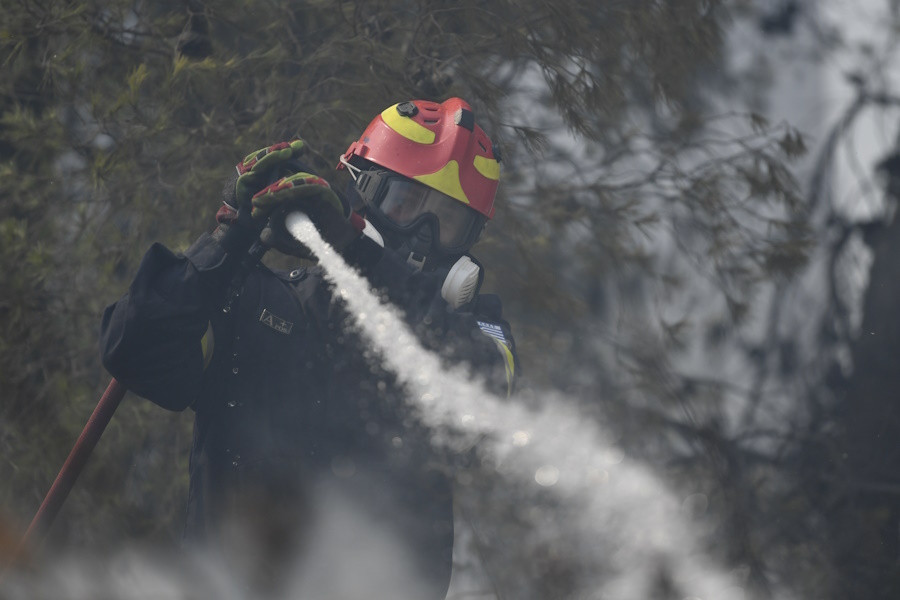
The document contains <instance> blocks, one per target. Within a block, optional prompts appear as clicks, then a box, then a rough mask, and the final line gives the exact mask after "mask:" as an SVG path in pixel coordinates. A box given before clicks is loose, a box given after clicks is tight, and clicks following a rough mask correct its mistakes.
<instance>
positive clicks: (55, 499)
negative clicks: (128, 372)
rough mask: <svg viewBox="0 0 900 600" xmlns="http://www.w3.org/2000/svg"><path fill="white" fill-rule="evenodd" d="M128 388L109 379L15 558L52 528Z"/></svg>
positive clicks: (36, 544) (35, 543)
mask: <svg viewBox="0 0 900 600" xmlns="http://www.w3.org/2000/svg"><path fill="white" fill-rule="evenodd" d="M126 391H127V390H126V388H125V386H123V385H122V384H121V383H119V382H118V381H116V380H115V379H113V380H112V381H110V382H109V386H107V388H106V391H105V392H103V396H101V397H100V402H98V403H97V408H95V409H94V412H93V414H91V417H90V418H89V419H88V422H87V425H85V426H84V430H82V432H81V435H80V436H78V441H77V442H75V446H73V447H72V451H71V452H69V457H68V458H67V459H66V462H65V463H63V466H62V468H61V469H60V470H59V474H58V475H57V476H56V480H55V481H54V482H53V485H52V486H50V491H49V492H47V495H46V496H45V497H44V501H43V502H42V503H41V506H40V508H38V511H37V513H36V514H35V515H34V518H33V519H32V520H31V525H29V526H28V530H27V531H26V532H25V535H24V536H23V537H22V541H21V542H19V547H18V549H17V550H16V554H15V556H16V558H19V557H21V556H23V553H24V552H25V551H26V550H27V549H32V550H33V549H35V548H36V547H38V546H39V545H40V543H41V541H42V540H43V538H44V536H45V535H46V534H47V532H48V531H49V530H50V526H51V525H52V524H53V521H54V519H56V515H57V514H58V513H59V510H60V509H61V508H62V505H63V503H64V502H65V501H66V497H67V496H68V495H69V492H70V491H71V490H72V487H73V486H74V485H75V481H76V480H77V479H78V476H79V475H80V474H81V470H82V469H83V468H84V465H85V464H86V463H87V461H88V458H89V457H90V456H91V452H93V450H94V446H96V445H97V441H98V440H99V439H100V436H101V435H103V430H104V429H106V426H107V425H108V424H109V420H110V419H112V416H113V413H115V412H116V408H118V406H119V402H121V401H122V398H123V397H124V396H125V392H126ZM15 562H16V559H13V563H15Z"/></svg>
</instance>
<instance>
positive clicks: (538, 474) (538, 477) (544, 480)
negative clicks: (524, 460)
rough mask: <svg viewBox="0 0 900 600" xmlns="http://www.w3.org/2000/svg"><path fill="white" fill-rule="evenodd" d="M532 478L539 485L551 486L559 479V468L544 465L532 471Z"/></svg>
mask: <svg viewBox="0 0 900 600" xmlns="http://www.w3.org/2000/svg"><path fill="white" fill-rule="evenodd" d="M534 480H535V481H536V482H537V484H538V485H539V486H542V487H552V486H554V485H556V482H558V481H559V469H557V468H556V467H554V466H553V465H544V466H543V467H541V468H540V469H538V470H537V471H535V472H534Z"/></svg>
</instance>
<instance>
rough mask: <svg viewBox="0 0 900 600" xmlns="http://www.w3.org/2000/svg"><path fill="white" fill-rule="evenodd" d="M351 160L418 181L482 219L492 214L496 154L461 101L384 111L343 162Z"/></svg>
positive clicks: (398, 106)
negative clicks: (466, 207) (462, 205)
mask: <svg viewBox="0 0 900 600" xmlns="http://www.w3.org/2000/svg"><path fill="white" fill-rule="evenodd" d="M353 157H359V158H361V159H365V160H366V161H368V162H369V163H373V164H375V165H378V166H380V167H382V168H384V169H387V170H389V171H393V172H394V173H398V174H400V175H403V176H404V177H407V178H409V179H413V180H416V181H419V182H421V183H423V184H425V185H426V186H428V187H430V188H432V189H435V190H437V191H439V192H442V193H443V194H446V195H447V196H450V197H451V198H453V199H455V200H458V201H459V202H462V203H463V204H465V205H466V206H468V207H470V208H472V209H474V210H475V211H477V212H478V213H480V214H481V215H483V216H484V217H485V218H487V219H490V218H491V217H493V216H494V196H495V195H496V193H497V184H498V182H499V179H500V163H499V156H498V153H497V151H496V149H495V148H494V146H493V144H492V143H491V140H490V138H488V136H487V135H486V134H485V133H484V131H483V130H482V129H481V127H479V126H478V125H476V124H475V114H474V113H473V112H472V107H471V106H469V104H468V103H467V102H466V101H465V100H462V99H460V98H450V99H449V100H446V101H445V102H442V103H440V104H438V103H436V102H429V101H427V100H412V101H410V102H401V103H399V104H395V105H393V106H391V107H389V108H386V109H385V110H384V111H382V113H381V114H380V115H378V116H376V117H375V118H374V119H373V120H372V122H371V123H369V126H368V127H366V129H365V131H363V133H362V135H361V136H360V138H359V139H358V140H357V141H355V142H353V143H352V144H350V147H349V148H348V149H347V151H346V152H345V153H344V155H343V157H342V158H343V160H342V162H344V161H349V162H350V163H353V162H354V161H353ZM342 166H343V165H341V166H339V167H338V168H342Z"/></svg>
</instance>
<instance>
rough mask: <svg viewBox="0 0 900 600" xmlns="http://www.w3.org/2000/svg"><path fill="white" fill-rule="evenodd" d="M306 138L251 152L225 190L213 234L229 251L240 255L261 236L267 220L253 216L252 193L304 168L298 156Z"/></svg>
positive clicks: (239, 164) (239, 165)
mask: <svg viewBox="0 0 900 600" xmlns="http://www.w3.org/2000/svg"><path fill="white" fill-rule="evenodd" d="M303 146H304V143H303V140H300V139H297V140H291V141H290V142H280V143H278V144H273V145H271V146H269V147H267V148H261V149H259V150H256V151H254V152H251V153H250V154H248V155H247V156H246V157H245V158H244V160H242V161H241V162H239V163H238V164H237V165H236V167H235V170H236V174H235V175H234V176H233V177H232V178H231V179H230V180H229V182H228V183H227V184H226V185H225V189H224V190H223V197H222V200H223V203H222V207H221V208H220V209H219V212H218V213H216V221H218V223H219V227H218V228H217V229H216V232H215V233H214V235H215V236H216V237H217V238H218V239H219V243H221V244H222V245H223V246H224V247H225V249H226V250H227V251H228V252H230V253H236V254H240V253H243V252H246V251H247V249H248V248H249V247H250V246H251V245H252V244H253V242H255V241H256V240H257V239H259V235H260V232H261V231H262V230H263V228H264V227H265V225H266V219H265V218H260V219H256V218H254V217H253V205H252V199H253V195H254V194H256V193H257V192H258V191H260V190H262V189H264V188H265V187H266V186H268V185H269V184H271V183H272V182H273V181H276V180H277V179H280V178H281V177H284V176H285V175H289V174H290V173H293V172H297V171H298V170H301V169H302V166H300V163H299V162H298V161H297V156H298V155H299V154H300V153H301V151H302V150H303Z"/></svg>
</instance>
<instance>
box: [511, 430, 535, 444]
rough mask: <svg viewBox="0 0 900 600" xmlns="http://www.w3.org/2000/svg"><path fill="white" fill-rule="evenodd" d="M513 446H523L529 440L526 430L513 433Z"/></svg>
mask: <svg viewBox="0 0 900 600" xmlns="http://www.w3.org/2000/svg"><path fill="white" fill-rule="evenodd" d="M512 438H513V446H520V447H521V446H525V445H527V444H528V442H529V441H530V440H531V436H530V435H529V434H528V432H527V431H517V432H515V433H514V434H513V436H512Z"/></svg>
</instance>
